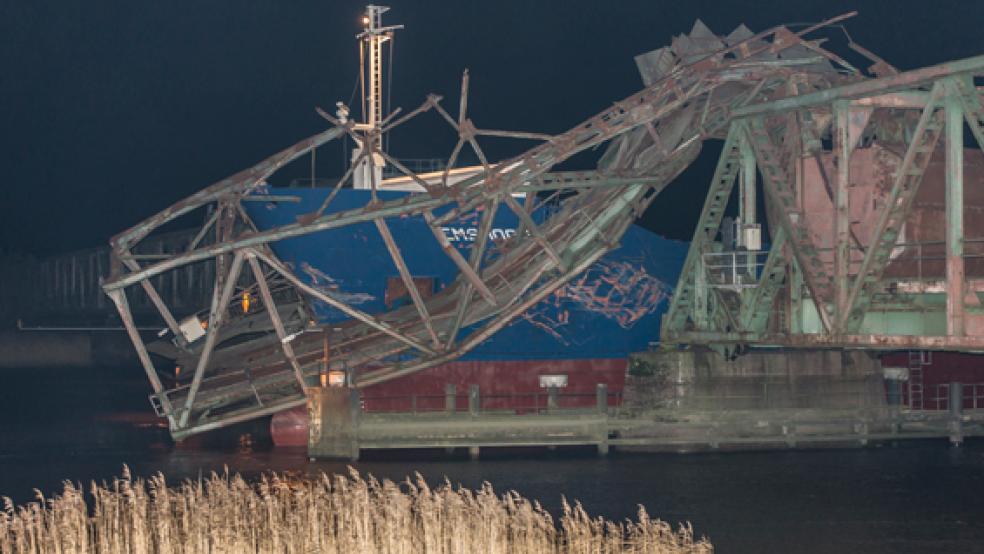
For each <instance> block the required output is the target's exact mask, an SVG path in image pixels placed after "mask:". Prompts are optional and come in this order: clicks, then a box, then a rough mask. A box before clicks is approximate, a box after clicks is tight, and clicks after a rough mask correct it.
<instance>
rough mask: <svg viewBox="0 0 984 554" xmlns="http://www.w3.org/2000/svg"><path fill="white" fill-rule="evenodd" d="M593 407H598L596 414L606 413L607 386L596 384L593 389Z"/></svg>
mask: <svg viewBox="0 0 984 554" xmlns="http://www.w3.org/2000/svg"><path fill="white" fill-rule="evenodd" d="M595 405H596V406H597V407H598V413H600V414H607V413H608V385H606V384H605V383H598V386H597V388H595Z"/></svg>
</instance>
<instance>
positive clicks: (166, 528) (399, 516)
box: [0, 467, 713, 554]
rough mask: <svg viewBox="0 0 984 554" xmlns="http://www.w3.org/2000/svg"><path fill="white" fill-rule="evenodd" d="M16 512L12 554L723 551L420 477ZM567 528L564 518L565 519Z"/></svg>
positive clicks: (206, 485) (666, 532) (10, 533)
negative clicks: (554, 512)
mask: <svg viewBox="0 0 984 554" xmlns="http://www.w3.org/2000/svg"><path fill="white" fill-rule="evenodd" d="M37 496H38V498H37V501H36V502H31V503H28V504H26V505H23V506H18V507H15V506H14V505H13V503H12V502H11V500H10V499H9V498H5V499H4V510H3V512H0V552H2V553H4V554H7V553H11V554H13V553H17V554H20V553H38V552H45V553H48V552H52V553H59V554H61V553H64V554H69V553H71V554H74V553H102V554H121V553H170V552H182V553H198V552H203V553H204V552H209V553H216V554H219V553H245V552H264V553H265V552H276V553H287V554H294V553H297V554H301V553H303V554H308V553H315V552H318V553H321V552H324V553H339V554H362V553H366V554H368V553H373V554H375V553H387V554H398V553H416V552H428V553H452V552H453V553H458V552H461V553H472V552H488V553H513V552H530V553H535V554H541V553H552V552H573V553H585V554H587V553H591V554H602V553H622V552H657V553H672V554H676V553H682V552H700V553H704V552H708V553H709V552H712V551H713V548H712V547H711V544H710V543H709V542H708V541H707V540H706V539H703V538H701V539H695V538H694V535H693V531H692V529H691V527H690V525H689V524H687V525H681V526H680V527H679V528H678V529H676V530H674V529H673V528H672V527H671V526H670V525H668V524H667V523H665V522H662V521H660V520H657V519H651V518H650V517H649V515H648V514H647V513H646V511H645V509H644V508H642V507H641V506H640V507H639V514H638V519H637V520H635V521H624V522H614V521H608V520H605V519H603V518H592V517H591V516H589V515H588V514H587V513H586V512H585V510H584V509H583V508H582V507H581V505H580V504H578V503H575V504H574V505H573V506H571V505H570V504H568V503H567V502H566V500H565V501H564V503H563V513H562V515H561V517H560V520H559V522H555V521H554V518H553V517H551V515H550V514H549V513H547V511H546V510H544V509H543V508H542V507H541V506H540V504H539V503H537V502H535V501H533V502H531V501H529V500H527V499H525V498H523V497H521V496H519V495H518V494H516V493H515V492H507V493H505V494H502V495H498V494H496V493H495V491H493V490H492V486H491V485H489V484H488V483H485V484H484V485H483V486H482V487H481V488H480V489H478V490H469V489H466V488H462V487H453V486H451V484H450V483H449V482H447V481H445V482H444V483H443V484H442V485H440V486H438V487H436V488H431V487H429V486H428V485H427V483H426V482H425V481H424V479H423V478H422V477H421V476H420V475H419V474H417V475H415V476H414V478H408V479H407V480H406V481H404V482H402V483H394V482H392V481H388V480H384V481H382V482H380V481H378V480H376V479H375V478H373V477H372V476H368V477H365V478H363V477H362V476H360V475H359V473H358V472H356V471H355V470H354V469H350V474H349V475H347V476H346V475H327V474H322V475H321V476H320V477H319V478H311V479H296V478H292V477H289V476H285V475H277V474H270V475H266V476H264V477H262V478H260V479H259V480H258V481H257V482H254V483H250V482H247V481H246V480H245V479H243V478H242V477H241V476H239V475H232V476H230V475H229V474H228V472H226V473H224V474H221V475H219V474H215V473H213V474H212V475H211V476H210V477H207V478H202V479H199V480H188V481H185V482H183V483H182V484H180V485H178V486H176V487H168V486H167V483H166V482H165V479H164V476H163V475H161V474H157V475H156V476H154V477H151V478H150V479H146V480H144V479H134V478H132V476H131V475H130V472H129V470H128V469H127V468H125V467H124V470H123V475H122V477H119V478H117V479H114V480H113V481H112V482H111V483H105V482H104V483H102V484H97V483H92V485H91V486H90V487H89V496H88V497H87V496H86V494H85V492H84V489H83V488H82V487H81V486H78V485H75V484H73V483H69V482H65V483H64V490H63V491H62V493H61V494H58V495H55V496H54V497H52V498H44V497H43V496H42V495H41V493H40V492H38V493H37ZM558 523H559V524H558Z"/></svg>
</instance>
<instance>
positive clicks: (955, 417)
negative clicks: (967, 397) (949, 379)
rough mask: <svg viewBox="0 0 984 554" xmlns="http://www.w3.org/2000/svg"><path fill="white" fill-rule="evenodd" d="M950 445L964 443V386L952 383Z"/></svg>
mask: <svg viewBox="0 0 984 554" xmlns="http://www.w3.org/2000/svg"><path fill="white" fill-rule="evenodd" d="M949 403H950V444H952V445H954V446H960V445H961V444H962V443H963V422H962V421H961V420H962V418H963V385H962V384H960V383H950V398H949Z"/></svg>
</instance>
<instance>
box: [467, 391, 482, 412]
mask: <svg viewBox="0 0 984 554" xmlns="http://www.w3.org/2000/svg"><path fill="white" fill-rule="evenodd" d="M478 412H479V396H478V385H471V386H470V387H468V414H469V415H471V416H477V415H478Z"/></svg>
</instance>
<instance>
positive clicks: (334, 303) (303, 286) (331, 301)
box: [251, 250, 434, 354]
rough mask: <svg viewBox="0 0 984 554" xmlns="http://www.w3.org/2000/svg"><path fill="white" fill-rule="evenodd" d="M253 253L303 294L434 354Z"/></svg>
mask: <svg viewBox="0 0 984 554" xmlns="http://www.w3.org/2000/svg"><path fill="white" fill-rule="evenodd" d="M251 252H252V253H253V254H254V255H255V256H256V257H257V258H259V259H261V260H263V263H265V264H267V265H268V266H270V267H271V268H273V269H274V270H275V271H276V272H277V273H279V274H280V275H281V276H282V277H283V278H284V279H287V281H289V282H290V283H291V284H292V285H294V286H295V287H297V288H298V289H300V290H301V291H303V292H305V293H307V294H309V295H311V296H313V297H315V298H317V299H318V300H320V301H322V302H324V303H325V304H328V305H329V306H331V307H332V308H335V309H336V310H338V311H340V312H342V313H344V314H345V315H347V316H349V317H351V318H353V319H357V320H359V321H361V322H363V323H365V324H366V325H368V326H370V327H372V328H374V329H376V330H378V331H380V332H382V333H385V334H387V335H389V336H391V337H393V338H395V339H396V340H398V341H400V342H402V343H404V344H406V345H407V346H410V347H412V348H414V349H416V350H419V351H421V352H426V353H428V354H432V353H433V352H434V351H433V350H431V349H430V348H428V347H427V346H425V345H423V344H422V343H420V342H418V341H416V340H414V339H413V338H410V337H408V336H405V335H403V334H401V333H399V332H397V331H396V330H395V329H393V328H392V327H390V326H389V325H388V324H386V323H385V322H383V321H381V320H379V319H377V318H375V317H373V316H371V315H369V314H367V313H365V312H363V311H361V310H357V309H355V308H353V307H351V306H349V305H348V304H346V303H344V302H342V301H340V300H337V299H335V298H333V297H332V296H331V295H329V294H326V293H324V292H322V291H320V290H318V289H316V288H314V287H312V286H311V285H309V284H307V283H305V282H304V281H302V280H301V279H300V278H298V277H297V275H294V273H293V272H291V271H290V270H289V269H287V267H285V266H284V265H283V264H282V263H280V262H279V261H277V260H276V259H274V258H273V257H271V256H267V255H266V254H264V253H262V252H259V251H256V250H251Z"/></svg>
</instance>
